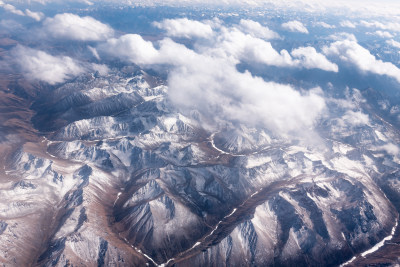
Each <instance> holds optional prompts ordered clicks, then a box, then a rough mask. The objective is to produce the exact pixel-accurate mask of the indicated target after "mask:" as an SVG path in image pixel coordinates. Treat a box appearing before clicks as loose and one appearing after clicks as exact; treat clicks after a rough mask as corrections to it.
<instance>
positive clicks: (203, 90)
mask: <svg viewBox="0 0 400 267" xmlns="http://www.w3.org/2000/svg"><path fill="white" fill-rule="evenodd" d="M225 30H226V31H228V32H229V31H230V30H229V29H225ZM237 32H238V31H234V33H237ZM243 36H246V38H247V40H244V41H243V42H244V43H246V42H255V43H252V45H254V44H255V46H254V47H255V48H256V49H254V50H253V51H251V53H255V52H256V51H260V50H257V48H260V47H257V46H256V45H265V44H266V43H267V44H269V43H268V42H265V41H263V40H261V39H256V38H254V37H252V36H250V35H245V34H243V33H241V35H237V36H235V37H243ZM231 37H232V36H231ZM226 38H227V37H221V39H220V41H221V43H218V42H217V44H214V43H213V42H212V43H213V45H216V46H217V47H218V46H220V47H218V48H215V47H209V48H208V49H206V48H205V47H202V48H201V49H199V51H195V50H192V49H189V48H187V47H185V46H184V45H182V44H179V43H176V42H174V41H172V40H171V39H168V38H167V39H163V40H161V41H160V42H159V43H158V45H157V47H159V48H158V49H156V48H155V47H154V46H153V45H152V43H151V42H148V41H145V40H143V39H142V38H141V37H140V36H139V35H132V34H129V35H125V36H121V37H120V38H118V39H112V40H110V41H109V42H107V43H106V44H103V45H100V46H99V48H100V51H103V52H107V53H108V54H111V55H114V56H117V57H119V58H121V59H127V60H130V61H132V62H134V63H136V64H139V65H149V64H153V65H165V64H168V65H170V67H171V68H170V71H169V77H168V86H169V97H170V100H171V102H172V103H173V104H174V105H175V106H176V107H178V108H179V109H180V110H181V111H183V112H185V111H190V110H194V109H195V110H198V111H199V112H201V114H203V115H204V116H205V117H207V118H209V120H210V121H211V120H213V121H214V123H213V126H214V127H215V126H216V125H218V123H221V122H223V121H229V122H240V123H244V124H246V125H251V126H261V127H263V128H267V129H269V130H270V131H272V132H274V133H276V134H278V135H290V134H295V135H296V136H301V135H302V133H303V134H304V133H306V132H307V133H308V132H310V128H312V127H313V125H314V122H315V121H316V119H317V118H319V116H320V115H321V114H322V113H323V112H324V109H325V101H324V98H323V97H322V92H321V90H317V89H316V90H314V91H310V92H299V91H297V90H295V89H294V88H292V87H291V86H290V85H282V84H278V83H274V82H265V81H264V80H263V79H262V78H259V77H254V76H252V75H251V74H250V73H249V72H244V73H241V72H239V71H238V70H237V69H236V64H237V63H238V61H237V58H236V57H240V56H243V55H244V54H240V53H245V54H246V56H249V51H246V48H245V49H244V51H245V52H243V51H242V48H243V47H246V44H245V45H244V46H243V45H242V44H241V45H239V50H240V51H241V52H240V51H239V50H237V49H238V48H234V47H230V45H232V44H229V43H225V45H226V46H224V41H226ZM247 44H248V43H247ZM264 48H265V47H263V49H264ZM223 49H231V51H229V52H228V51H222V50H223ZM271 49H272V48H271ZM216 50H218V51H219V53H217V51H216ZM272 50H273V49H272ZM272 50H271V51H272ZM238 51H239V52H238ZM271 51H267V52H271ZM274 51H275V50H274ZM236 53H238V54H236ZM287 55H288V54H287ZM253 56H260V55H258V54H256V55H253ZM275 56H277V57H280V56H281V55H280V54H279V53H277V54H275V55H274V56H272V58H269V57H271V55H270V54H269V53H266V55H265V56H264V57H265V58H264V59H263V58H261V60H266V62H267V61H268V60H276V59H275V58H274V57H275ZM288 56H289V58H290V55H288Z"/></svg>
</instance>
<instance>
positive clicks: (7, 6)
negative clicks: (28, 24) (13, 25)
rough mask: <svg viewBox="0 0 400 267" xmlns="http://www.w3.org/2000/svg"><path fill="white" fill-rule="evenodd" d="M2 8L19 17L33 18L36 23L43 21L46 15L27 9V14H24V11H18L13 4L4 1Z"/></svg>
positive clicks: (1, 2)
mask: <svg viewBox="0 0 400 267" xmlns="http://www.w3.org/2000/svg"><path fill="white" fill-rule="evenodd" d="M0 7H3V8H4V10H6V11H8V12H10V13H13V14H15V15H19V16H28V17H31V18H33V19H34V20H36V21H41V20H42V19H43V17H44V14H43V13H42V12H33V11H31V10H29V9H25V12H23V11H22V10H19V9H17V8H16V7H15V6H13V5H11V4H6V3H4V2H3V1H0Z"/></svg>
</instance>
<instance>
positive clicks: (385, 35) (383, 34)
mask: <svg viewBox="0 0 400 267" xmlns="http://www.w3.org/2000/svg"><path fill="white" fill-rule="evenodd" d="M368 34H371V35H376V36H379V37H381V38H393V37H394V35H393V34H391V33H390V32H387V31H376V32H371V33H368Z"/></svg>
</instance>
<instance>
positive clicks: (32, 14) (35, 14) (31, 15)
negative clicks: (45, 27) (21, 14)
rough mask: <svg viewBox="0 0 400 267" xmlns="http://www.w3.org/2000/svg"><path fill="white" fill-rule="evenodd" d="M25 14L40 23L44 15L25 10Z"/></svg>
mask: <svg viewBox="0 0 400 267" xmlns="http://www.w3.org/2000/svg"><path fill="white" fill-rule="evenodd" d="M25 14H26V15H27V16H28V17H31V18H33V19H34V20H36V21H41V20H42V19H43V18H44V14H43V13H42V12H33V11H30V10H29V9H25Z"/></svg>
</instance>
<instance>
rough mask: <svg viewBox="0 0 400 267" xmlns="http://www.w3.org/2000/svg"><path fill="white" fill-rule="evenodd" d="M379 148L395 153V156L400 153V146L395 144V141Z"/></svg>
mask: <svg viewBox="0 0 400 267" xmlns="http://www.w3.org/2000/svg"><path fill="white" fill-rule="evenodd" d="M379 149H383V150H385V151H386V152H387V153H389V154H391V155H393V156H397V155H399V153H400V148H399V147H398V146H397V145H395V144H393V143H387V144H385V145H383V146H381V147H379Z"/></svg>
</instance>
